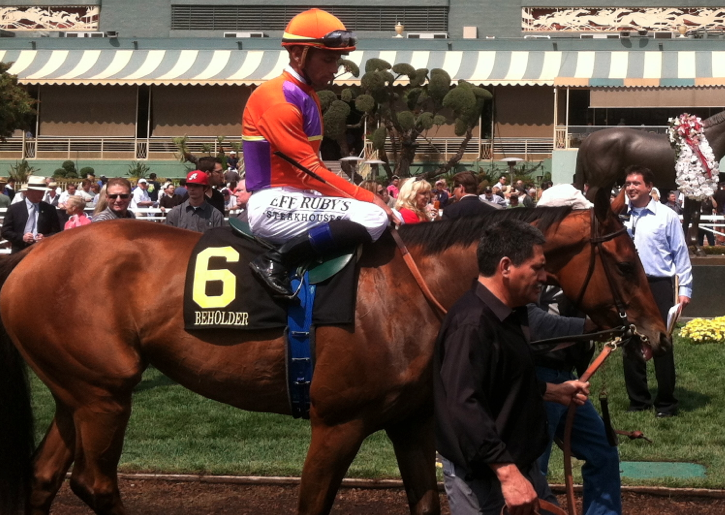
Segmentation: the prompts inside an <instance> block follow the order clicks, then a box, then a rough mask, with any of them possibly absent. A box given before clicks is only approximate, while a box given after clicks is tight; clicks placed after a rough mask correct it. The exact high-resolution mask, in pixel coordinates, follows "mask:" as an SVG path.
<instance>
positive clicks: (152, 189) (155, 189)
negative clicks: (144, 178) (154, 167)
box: [146, 173, 161, 202]
mask: <svg viewBox="0 0 725 515" xmlns="http://www.w3.org/2000/svg"><path fill="white" fill-rule="evenodd" d="M148 181H149V182H148V189H147V190H146V192H147V193H148V194H149V198H150V199H151V200H152V201H153V202H158V201H159V193H160V192H161V184H159V181H157V180H156V174H155V173H150V174H149V179H148Z"/></svg>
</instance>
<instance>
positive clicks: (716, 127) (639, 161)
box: [574, 111, 725, 246]
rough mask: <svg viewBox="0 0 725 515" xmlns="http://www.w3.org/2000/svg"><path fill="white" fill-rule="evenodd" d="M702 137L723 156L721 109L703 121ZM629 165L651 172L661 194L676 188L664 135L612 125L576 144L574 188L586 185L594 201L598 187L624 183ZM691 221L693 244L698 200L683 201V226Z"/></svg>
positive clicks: (724, 118) (724, 138) (672, 156)
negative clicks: (645, 168) (643, 167)
mask: <svg viewBox="0 0 725 515" xmlns="http://www.w3.org/2000/svg"><path fill="white" fill-rule="evenodd" d="M702 123H703V126H704V133H705V137H707V141H708V143H709V144H710V146H711V147H712V151H713V153H714V154H715V160H716V161H717V162H719V161H720V160H721V159H722V158H723V156H725V111H724V112H721V113H717V114H716V115H714V116H711V117H710V118H708V119H707V120H704V121H703V122H702ZM630 165H643V166H646V167H647V168H649V169H650V170H652V172H653V173H654V175H655V186H657V187H658V188H659V189H660V191H661V192H662V194H663V195H667V191H669V190H675V189H677V185H676V184H675V151H674V150H673V149H672V147H671V146H670V140H669V138H668V137H667V135H665V134H653V133H651V132H647V131H642V130H637V129H629V128H626V127H613V128H611V129H602V130H599V131H596V132H593V133H592V134H590V135H589V136H588V137H587V138H586V139H585V140H584V141H583V142H582V144H581V147H579V151H578V153H577V158H576V175H575V179H574V181H575V184H576V186H577V188H579V189H582V190H583V188H584V184H588V185H589V190H588V191H587V197H588V198H589V200H594V198H595V197H596V194H597V191H598V190H599V189H600V188H603V189H606V190H607V191H609V190H611V189H612V187H614V185H616V184H622V183H623V182H624V178H625V176H624V170H625V168H627V167H628V166H630ZM690 222H692V224H693V231H691V232H690V233H689V235H690V237H689V242H688V243H689V245H690V246H696V244H697V229H698V226H699V223H700V202H699V201H696V200H690V199H687V200H685V210H684V213H683V224H682V225H683V227H684V229H685V232H686V233H687V229H688V227H689V225H690Z"/></svg>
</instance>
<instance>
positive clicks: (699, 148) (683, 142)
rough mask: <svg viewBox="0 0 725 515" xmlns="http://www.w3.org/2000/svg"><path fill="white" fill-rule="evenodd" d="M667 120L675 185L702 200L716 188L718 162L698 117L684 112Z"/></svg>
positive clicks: (694, 197)
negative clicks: (673, 155)
mask: <svg viewBox="0 0 725 515" xmlns="http://www.w3.org/2000/svg"><path fill="white" fill-rule="evenodd" d="M669 124H670V127H669V129H668V133H669V137H670V145H672V148H673V149H674V150H675V155H676V157H675V172H676V174H677V178H676V179H675V182H676V183H677V187H678V189H679V190H680V191H681V192H682V193H684V194H685V196H687V197H688V198H691V199H693V200H705V199H707V197H709V196H711V195H713V194H714V193H715V191H717V181H718V173H719V169H718V168H719V163H718V162H717V161H716V160H715V155H714V154H713V152H712V148H710V144H709V143H708V142H707V138H706V137H705V133H704V132H703V126H702V120H701V119H700V118H698V117H697V116H695V115H690V114H688V113H684V114H681V115H680V116H678V117H677V118H670V119H669Z"/></svg>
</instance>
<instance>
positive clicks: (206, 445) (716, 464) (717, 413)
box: [33, 338, 725, 488]
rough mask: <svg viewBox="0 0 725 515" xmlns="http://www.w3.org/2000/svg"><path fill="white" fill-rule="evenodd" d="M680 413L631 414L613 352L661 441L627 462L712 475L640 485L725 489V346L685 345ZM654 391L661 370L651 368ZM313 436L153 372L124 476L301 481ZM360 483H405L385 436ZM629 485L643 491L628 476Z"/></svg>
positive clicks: (628, 421)
mask: <svg viewBox="0 0 725 515" xmlns="http://www.w3.org/2000/svg"><path fill="white" fill-rule="evenodd" d="M675 361H676V364H677V374H678V377H677V396H678V398H679V399H680V416H678V417H675V418H670V419H656V418H655V417H654V415H653V413H652V412H647V413H626V409H627V405H628V401H627V395H626V392H625V391H624V382H623V378H622V365H621V356H620V355H619V353H617V354H615V355H613V356H612V357H611V358H610V360H609V363H608V364H607V365H605V366H604V367H603V368H602V370H601V371H600V373H598V375H597V376H595V378H594V381H593V386H592V397H593V398H594V400H595V404H597V405H598V402H597V400H596V398H597V397H598V392H599V388H600V385H601V383H602V381H603V380H604V381H605V382H606V384H607V388H608V391H609V404H610V410H611V413H612V418H613V422H614V425H615V427H616V428H617V429H626V430H630V431H631V430H637V429H638V430H642V431H643V432H644V433H645V435H647V436H648V437H649V438H650V439H652V440H653V442H654V443H652V444H649V443H647V442H645V441H643V440H636V441H629V440H626V439H623V440H622V443H621V445H620V453H621V458H622V460H625V461H682V462H695V463H700V464H702V465H705V466H706V467H707V470H708V473H707V478H705V479H704V480H703V479H689V480H674V479H673V480H659V481H638V482H637V484H646V485H666V486H677V487H704V488H722V485H723V484H725V391H724V390H725V345H720V346H718V345H690V344H686V343H683V342H682V341H681V340H680V339H679V338H678V339H676V345H675ZM649 368H650V371H649V372H650V375H649V377H650V378H651V385H654V384H655V383H654V370H653V368H652V365H651V364H650V365H649ZM33 387H34V388H33V390H34V405H35V413H36V417H37V427H38V430H39V431H38V440H39V439H40V437H41V436H42V433H43V432H44V430H45V428H46V427H47V424H48V422H49V421H50V418H51V416H52V413H53V400H52V397H51V396H50V393H49V392H48V390H47V389H46V388H45V387H44V386H43V385H42V383H40V382H39V381H38V380H37V379H34V383H33ZM309 438H310V426H309V422H307V421H304V420H294V419H292V418H291V417H286V416H280V415H272V414H260V413H248V412H244V411H241V410H238V409H235V408H232V407H230V406H226V405H223V404H219V403H217V402H214V401H211V400H208V399H205V398H203V397H201V396H199V395H196V394H194V393H191V392H190V391H188V390H186V389H184V388H182V387H180V386H179V385H176V384H175V383H173V382H172V381H171V380H169V379H168V378H166V377H165V376H163V375H162V374H161V373H159V372H158V371H156V370H153V369H151V370H148V371H147V372H146V373H145V375H144V379H143V381H142V383H141V384H140V385H139V387H138V389H137V392H136V394H135V396H134V405H133V414H132V416H131V421H130V423H129V427H128V431H127V434H126V441H125V447H124V452H123V456H122V458H121V464H120V470H121V471H123V472H165V473H209V474H243V475H275V476H277V475H279V476H298V475H299V474H300V472H301V470H302V464H303V462H304V459H305V455H306V452H307V445H308V442H309ZM561 463H562V457H561V453H560V452H558V450H557V451H555V452H554V453H553V455H552V461H551V467H550V468H551V476H550V480H551V481H552V482H563V475H562V468H563V467H562V464H561ZM348 476H350V477H366V478H396V477H399V476H398V469H397V465H396V463H395V457H394V454H393V450H392V446H391V445H390V443H389V441H388V440H387V438H386V437H385V435H384V433H377V434H375V435H373V436H372V437H370V438H368V439H367V440H366V441H365V443H364V444H363V447H362V449H361V451H360V453H359V454H358V456H357V458H356V459H355V461H354V463H353V465H352V467H351V468H350V471H349V473H348ZM625 483H628V484H634V483H633V482H632V481H630V480H626V479H625Z"/></svg>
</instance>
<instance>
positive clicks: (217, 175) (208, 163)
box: [184, 157, 224, 216]
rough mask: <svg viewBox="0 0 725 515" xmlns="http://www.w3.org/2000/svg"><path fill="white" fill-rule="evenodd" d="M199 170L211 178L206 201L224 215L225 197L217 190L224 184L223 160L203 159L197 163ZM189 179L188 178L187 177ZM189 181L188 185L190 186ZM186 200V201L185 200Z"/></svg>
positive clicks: (215, 158)
mask: <svg viewBox="0 0 725 515" xmlns="http://www.w3.org/2000/svg"><path fill="white" fill-rule="evenodd" d="M197 166H198V167H199V170H201V171H202V172H205V173H206V174H207V176H208V177H209V188H207V190H206V201H207V202H208V203H209V204H211V206H212V207H215V208H217V209H218V210H219V212H220V213H221V214H222V216H223V215H224V195H222V193H221V192H220V191H219V190H218V189H216V188H218V187H219V186H221V185H222V184H223V182H224V169H223V168H222V162H221V159H219V158H217V157H202V158H199V160H198V161H197ZM187 177H188V176H187ZM188 181H189V180H188V179H187V184H188ZM184 200H186V199H184Z"/></svg>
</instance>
